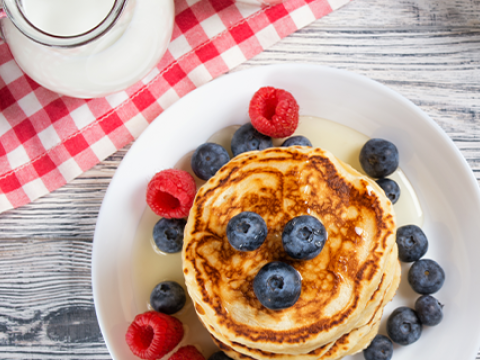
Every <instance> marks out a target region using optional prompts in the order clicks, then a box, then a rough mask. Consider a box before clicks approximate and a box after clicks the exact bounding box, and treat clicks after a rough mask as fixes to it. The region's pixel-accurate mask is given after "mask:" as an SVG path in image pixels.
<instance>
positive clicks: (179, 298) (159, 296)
mask: <svg viewBox="0 0 480 360" xmlns="http://www.w3.org/2000/svg"><path fill="white" fill-rule="evenodd" d="M186 301H187V297H186V295H185V290H183V288H182V287H181V286H180V285H179V284H178V283H176V282H175V281H164V282H161V283H160V284H158V285H157V286H155V287H154V288H153V290H152V293H151V294H150V305H151V306H152V308H153V310H155V311H158V312H161V313H164V314H167V315H172V314H175V313H176V312H178V311H180V310H181V309H182V308H183V307H184V306H185V302H186Z"/></svg>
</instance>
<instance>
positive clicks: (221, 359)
mask: <svg viewBox="0 0 480 360" xmlns="http://www.w3.org/2000/svg"><path fill="white" fill-rule="evenodd" d="M208 360H232V358H231V357H230V356H227V355H225V353H224V352H223V351H217V352H216V353H214V354H213V355H212V356H210V357H209V358H208Z"/></svg>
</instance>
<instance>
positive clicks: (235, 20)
mask: <svg viewBox="0 0 480 360" xmlns="http://www.w3.org/2000/svg"><path fill="white" fill-rule="evenodd" d="M348 1H349V0H288V1H286V2H284V3H282V4H279V5H275V6H270V7H264V8H259V7H256V6H253V5H249V4H242V3H239V2H234V1H232V0H176V1H175V12H176V18H175V26H174V30H173V36H172V41H171V43H170V45H169V47H168V50H167V52H166V54H165V55H164V56H163V58H162V60H161V61H160V63H159V64H158V65H157V67H155V69H153V71H152V72H151V73H150V74H149V75H148V76H147V77H146V78H144V79H143V80H142V81H140V82H138V83H137V84H135V85H134V86H132V87H131V88H129V89H127V90H125V91H122V92H119V93H116V94H114V95H110V96H107V97H105V98H99V99H90V100H83V99H74V98H70V97H65V96H59V95H58V94H56V93H53V92H51V91H49V90H46V89H44V88H43V87H41V86H39V85H38V84H37V83H35V82H34V81H32V80H31V79H30V78H29V77H28V76H26V75H25V74H24V73H23V72H22V71H21V70H20V69H19V68H18V66H17V65H16V63H15V61H14V60H13V57H12V55H11V53H10V51H9V49H8V46H7V44H5V43H2V42H0V111H1V112H0V212H2V211H5V210H8V209H11V208H16V207H19V206H22V205H25V204H27V203H29V202H31V201H33V200H35V199H37V198H39V197H41V196H43V195H45V194H48V193H49V192H51V191H53V190H55V189H58V188H59V187H61V186H62V185H64V184H66V183H67V182H68V181H70V180H72V179H74V178H75V177H77V176H78V175H80V174H82V173H83V172H84V171H86V170H88V169H90V168H91V167H93V166H94V165H95V164H97V163H98V162H100V161H101V160H103V159H105V158H106V157H107V156H109V155H111V154H112V153H114V152H115V151H117V150H118V149H120V148H122V147H123V146H125V145H126V144H128V143H129V142H131V141H132V140H134V139H135V138H137V137H138V136H139V135H140V134H141V133H142V131H143V130H145V128H146V127H147V126H148V124H149V123H150V122H152V121H153V120H154V119H155V118H156V117H157V116H158V115H159V114H160V113H162V111H163V110H164V109H166V108H167V107H169V106H170V105H171V104H173V103H174V102H175V101H177V100H178V99H180V98H181V97H182V96H184V95H185V94H187V93H189V92H190V91H192V90H194V89H195V88H197V87H199V86H201V85H203V84H205V83H207V82H208V81H210V80H212V79H214V78H216V77H217V76H219V75H221V74H223V73H225V72H227V71H229V70H231V69H233V68H234V67H235V66H237V65H239V64H241V63H242V62H244V61H246V60H247V59H250V58H252V57H253V56H255V55H257V54H258V53H260V52H261V51H263V50H264V49H266V48H268V47H269V46H271V45H273V44H275V43H276V42H277V41H279V40H280V39H282V38H284V37H285V36H287V35H289V34H291V33H293V32H294V31H296V30H297V29H300V28H302V27H304V26H306V25H308V24H310V23H311V22H313V21H314V20H315V19H318V18H320V17H322V16H324V15H326V14H328V13H330V12H331V11H333V10H335V9H337V8H339V7H341V6H342V5H344V4H345V3H347V2H348Z"/></svg>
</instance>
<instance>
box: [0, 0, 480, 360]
mask: <svg viewBox="0 0 480 360" xmlns="http://www.w3.org/2000/svg"><path fill="white" fill-rule="evenodd" d="M286 62H304V63H314V64H322V65H327V66H332V67H336V68H340V69H345V70H349V71H353V72H356V73H358V74H362V75H366V76H368V77H370V78H372V79H374V80H377V81H379V82H380V83H382V84H385V85H386V86H388V87H390V88H392V89H393V90H395V91H397V92H398V93H400V94H402V95H403V96H405V97H406V98H407V99H410V100H411V101H412V102H414V103H415V104H416V105H418V106H419V107H420V108H421V109H423V110H424V111H425V112H426V113H427V114H428V115H429V116H430V117H431V118H432V119H434V120H435V121H436V122H437V124H438V125H439V126H441V128H442V129H443V130H444V131H445V132H446V133H447V134H448V135H449V137H450V138H451V139H452V140H453V141H454V143H455V145H456V146H457V147H458V148H459V149H460V151H461V152H462V154H463V155H464V156H465V158H466V160H467V161H468V164H469V165H470V167H471V168H472V170H473V172H474V174H475V176H476V178H477V180H479V181H480V0H451V1H447V0H397V1H384V0H354V1H353V2H351V3H350V4H348V5H347V6H345V7H344V8H342V9H340V10H338V11H336V12H334V13H332V14H330V15H329V16H326V17H324V18H322V19H320V20H318V21H316V22H315V23H314V24H312V25H311V26H308V27H306V28H304V29H302V30H300V31H298V32H296V33H295V34H293V35H291V36H289V37H287V38H285V39H284V40H282V41H281V42H280V43H278V44H277V45H275V46H273V47H271V48H270V49H268V50H266V51H264V52H263V53H261V54H260V55H258V56H257V57H255V58H254V59H252V60H250V61H247V62H246V63H244V64H242V65H241V66H239V67H238V68H237V69H235V71H240V70H244V69H248V68H250V67H254V66H261V65H265V64H275V63H286ZM128 148H129V146H127V147H126V148H125V149H122V150H120V151H118V152H117V153H115V154H114V155H112V156H110V157H109V158H108V159H106V160H105V161H103V162H101V163H100V164H98V165H97V166H95V167H94V168H93V169H91V170H89V171H87V172H85V173H84V174H83V175H82V176H80V177H79V178H77V179H75V180H74V181H72V182H71V183H70V184H68V185H66V186H64V187H62V188H61V189H59V190H57V191H55V192H53V193H52V194H50V195H48V196H45V197H43V198H41V199H39V200H37V201H35V202H33V203H32V204H29V205H27V206H24V207H22V208H19V209H16V210H11V211H9V212H6V213H4V214H1V215H0V271H1V272H0V274H2V275H0V280H1V281H0V358H2V359H10V358H11V359H22V358H35V359H37V358H38V359H68V358H72V359H73V358H78V359H108V358H109V355H108V351H107V349H106V347H105V344H104V342H103V339H102V336H101V334H100V332H99V328H98V325H97V322H96V317H95V312H94V307H93V299H92V291H91V283H90V261H91V248H92V239H93V232H94V229H95V221H96V218H97V215H98V211H99V208H100V205H101V202H102V199H103V197H104V195H105V191H106V189H107V187H108V184H109V183H110V180H111V178H112V176H113V174H114V173H115V170H116V168H117V166H118V164H119V163H120V161H121V159H122V158H123V156H124V155H125V153H126V151H127V150H128ZM477 359H480V355H479V356H477Z"/></svg>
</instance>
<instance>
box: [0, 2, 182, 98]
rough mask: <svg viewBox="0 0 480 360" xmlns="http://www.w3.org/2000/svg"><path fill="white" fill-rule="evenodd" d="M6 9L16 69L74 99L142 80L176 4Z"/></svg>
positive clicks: (162, 45)
mask: <svg viewBox="0 0 480 360" xmlns="http://www.w3.org/2000/svg"><path fill="white" fill-rule="evenodd" d="M0 4H1V0H0ZM3 9H4V11H2V12H0V16H1V14H2V13H3V17H4V18H3V19H2V20H1V30H2V34H3V37H4V38H5V40H6V42H7V43H8V46H9V48H10V50H11V51H12V54H13V56H14V58H15V61H16V62H17V64H18V65H19V66H20V68H22V70H23V71H24V72H25V73H26V74H28V75H29V76H30V77H31V78H32V79H33V80H35V81H36V82H38V83H39V84H40V85H42V86H44V87H45V88H48V89H50V90H52V91H55V92H57V93H59V94H63V95H68V96H72V97H78V98H94V97H103V96H106V95H108V94H111V93H114V92H117V91H120V90H124V89H126V88H128V87H129V86H131V85H132V84H134V83H135V82H137V81H139V80H141V79H142V78H143V77H145V76H146V75H147V74H148V73H149V72H150V71H151V70H152V69H153V68H154V66H155V65H156V64H157V63H158V62H159V60H160V58H161V57H162V56H163V54H164V53H165V51H166V49H167V46H168V43H169V41H170V37H171V34H172V29H173V21H174V8H173V0H4V1H3ZM0 10H1V9H0Z"/></svg>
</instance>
